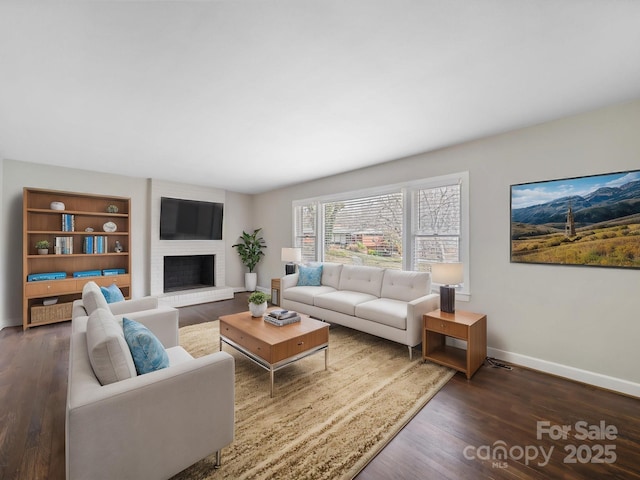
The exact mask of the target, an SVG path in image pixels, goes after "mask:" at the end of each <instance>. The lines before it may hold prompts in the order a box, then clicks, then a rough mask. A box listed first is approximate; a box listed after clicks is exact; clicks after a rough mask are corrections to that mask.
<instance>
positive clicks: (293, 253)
mask: <svg viewBox="0 0 640 480" xmlns="http://www.w3.org/2000/svg"><path fill="white" fill-rule="evenodd" d="M280 259H281V260H282V261H283V262H287V264H286V265H285V266H284V272H285V275H291V274H292V273H296V263H300V262H301V261H302V249H301V248H283V249H282V254H281V257H280Z"/></svg>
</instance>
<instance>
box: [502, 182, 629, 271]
mask: <svg viewBox="0 0 640 480" xmlns="http://www.w3.org/2000/svg"><path fill="white" fill-rule="evenodd" d="M511 262H512V263H539V264H553V265H583V266H595V267H615V268H640V170H631V171H626V172H619V173H607V174H602V175H591V176H585V177H576V178H566V179H560V180H548V181H542V182H535V183H522V184H517V185H511Z"/></svg>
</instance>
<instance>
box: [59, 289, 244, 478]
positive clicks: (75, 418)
mask: <svg viewBox="0 0 640 480" xmlns="http://www.w3.org/2000/svg"><path fill="white" fill-rule="evenodd" d="M98 291H99V290H98ZM94 293H95V292H94ZM92 303H94V302H92V301H87V299H86V298H85V295H84V294H83V300H77V301H76V304H75V305H74V309H73V318H72V333H71V345H70V350H69V384H68V394H67V405H66V477H67V479H74V480H75V479H91V480H96V479H115V478H117V479H142V478H144V479H166V478H170V477H171V476H173V475H175V474H176V473H178V472H180V471H182V470H184V469H185V468H187V467H189V466H190V465H192V464H193V463H195V462H197V461H198V460H200V459H202V458H204V457H206V456H208V455H210V454H213V453H216V454H217V457H216V460H217V463H218V464H219V461H220V451H221V449H222V448H223V447H225V446H227V445H229V444H230V443H231V442H232V441H233V435H234V369H235V366H234V360H233V357H232V356H231V355H229V354H228V353H225V352H216V353H212V354H209V355H207V356H204V357H200V358H197V359H194V358H193V357H192V356H191V355H190V354H189V353H188V352H187V351H186V350H184V349H183V348H182V347H180V346H178V311H177V310H176V309H174V308H171V307H157V304H156V307H155V308H146V307H153V305H154V299H153V298H146V299H141V300H140V301H136V300H129V301H125V302H118V303H113V304H109V306H108V308H104V304H101V305H100V306H97V307H96V308H94V309H92V308H89V310H91V311H88V310H87V308H85V307H86V306H87V304H92ZM92 306H93V305H92ZM136 308H144V310H138V311H135V310H136ZM125 310H127V311H125ZM115 312H118V314H117V315H115V316H114V315H113V313H115ZM88 314H90V315H88ZM123 317H127V318H129V319H135V320H136V321H137V322H139V323H142V324H144V325H145V326H146V327H147V328H148V329H149V330H151V332H153V333H154V334H155V336H156V337H157V338H158V339H159V340H160V342H161V343H162V344H163V346H164V347H165V349H166V352H167V355H168V357H169V367H167V368H163V369H161V370H157V371H154V372H151V373H146V374H144V375H137V374H136V372H135V366H134V367H133V372H132V375H131V376H130V378H125V379H121V380H117V379H116V380H115V381H113V382H112V383H108V384H105V385H102V384H101V382H100V380H99V379H98V377H97V376H96V373H95V371H94V369H93V367H92V363H91V362H92V359H90V353H89V350H90V349H92V355H94V354H95V352H96V350H95V349H96V329H95V325H96V323H98V324H99V325H104V326H105V327H106V328H105V330H109V329H110V331H111V333H112V338H114V337H115V338H116V339H117V342H119V343H122V341H123V340H124V335H123V334H122V318H123ZM100 322H101V323H100ZM88 329H89V330H90V332H89V334H87V330H88ZM98 333H99V334H100V333H101V331H99V332H98ZM119 335H122V339H120V338H119ZM112 345H114V343H110V344H109V347H108V349H107V350H108V356H109V357H110V358H111V360H112V363H113V364H116V365H118V362H117V361H116V360H113V358H116V357H117V355H118V354H114V353H113V352H112V350H111V346H112ZM124 345H125V348H127V347H126V342H125V344H124ZM119 353H122V352H119ZM128 353H129V354H130V352H128ZM93 360H94V364H95V358H94V359H93ZM126 362H129V360H128V359H127V360H126ZM131 364H132V360H131ZM119 365H120V366H124V364H123V363H122V362H120V363H119ZM127 365H129V364H128V363H127ZM130 368H131V367H130V366H129V367H128V369H129V370H130ZM126 370H127V367H126V366H124V371H125V377H127V375H126ZM121 371H122V369H121ZM100 378H103V377H100Z"/></svg>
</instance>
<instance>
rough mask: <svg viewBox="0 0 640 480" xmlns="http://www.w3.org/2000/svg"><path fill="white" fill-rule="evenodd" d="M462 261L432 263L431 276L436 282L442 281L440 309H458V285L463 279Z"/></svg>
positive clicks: (448, 310)
mask: <svg viewBox="0 0 640 480" xmlns="http://www.w3.org/2000/svg"><path fill="white" fill-rule="evenodd" d="M463 273H464V272H463V266H462V263H434V264H432V265H431V276H432V277H433V281H434V282H435V283H440V284H442V286H441V287H440V311H442V312H446V313H454V312H455V311H456V286H457V285H460V284H461V283H462V280H463Z"/></svg>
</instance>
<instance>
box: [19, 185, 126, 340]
mask: <svg viewBox="0 0 640 480" xmlns="http://www.w3.org/2000/svg"><path fill="white" fill-rule="evenodd" d="M22 201H23V219H22V228H23V235H22V239H23V240H22V245H23V246H22V249H23V255H22V257H23V287H24V288H23V298H22V326H23V328H24V329H25V330H26V329H27V328H29V327H33V326H37V325H45V324H49V323H56V322H62V321H65V320H69V319H71V313H70V309H69V308H68V307H69V305H68V304H69V303H71V302H73V300H75V299H77V298H80V296H81V295H80V294H81V293H82V288H83V287H84V285H85V283H86V282H88V281H89V280H93V281H95V282H96V283H97V284H98V285H101V286H109V285H111V284H113V283H115V284H116V285H118V287H120V289H121V290H122V293H123V294H124V296H125V298H130V289H131V273H130V272H131V255H130V245H131V240H130V231H131V217H130V212H131V199H130V198H125V197H115V196H105V195H93V194H88V193H74V192H62V191H56V190H42V189H37V188H28V187H25V188H24V189H23V199H22ZM52 202H62V203H64V207H65V208H64V210H54V209H52V208H51V203H52ZM111 205H114V206H115V207H116V208H117V213H115V212H113V211H108V207H109V206H111ZM63 215H65V216H67V217H66V218H67V219H72V222H67V227H65V226H64V222H63ZM106 223H109V224H115V231H105V229H104V225H105V224H106ZM69 228H72V230H71V231H68V230H69ZM88 229H93V231H87V230H88ZM98 237H101V240H100V241H98V240H96V238H98ZM56 238H58V239H61V238H64V239H65V240H64V241H61V240H59V241H58V244H59V245H61V247H60V248H59V249H58V250H57V251H56V249H55V244H56ZM39 240H48V241H49V243H50V244H51V247H50V248H49V253H48V254H47V255H41V254H38V251H37V249H36V247H35V244H36V242H37V241H39ZM116 241H117V242H118V243H119V244H120V246H121V248H122V250H121V251H116V249H115V245H116ZM91 244H92V245H91ZM98 244H99V245H100V246H102V247H103V248H101V249H97V248H95V245H98ZM62 245H63V246H64V249H63V248H62ZM86 247H93V248H92V252H94V251H100V252H101V253H89V252H86V251H85V248H86ZM67 252H68V253H67ZM110 269H122V270H124V272H125V273H124V274H118V275H107V276H103V275H99V276H97V275H96V276H88V277H74V273H76V272H86V271H91V270H99V271H100V272H103V271H104V270H110ZM55 272H62V273H64V274H65V277H64V278H60V279H45V280H35V281H28V279H29V276H30V275H35V274H42V273H55ZM51 297H57V298H58V302H57V303H56V304H55V305H52V306H44V305H43V302H44V300H46V299H47V298H51ZM33 307H36V308H35V309H34V308H33ZM41 307H45V308H41ZM32 315H34V316H33V318H32Z"/></svg>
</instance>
